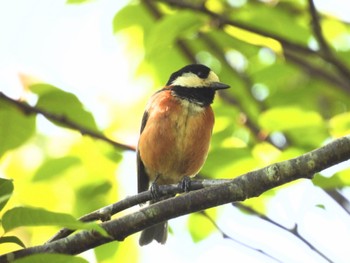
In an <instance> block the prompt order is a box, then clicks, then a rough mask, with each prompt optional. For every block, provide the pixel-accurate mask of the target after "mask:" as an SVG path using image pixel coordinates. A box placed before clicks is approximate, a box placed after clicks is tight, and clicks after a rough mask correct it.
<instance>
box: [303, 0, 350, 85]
mask: <svg viewBox="0 0 350 263" xmlns="http://www.w3.org/2000/svg"><path fill="white" fill-rule="evenodd" d="M308 2H309V11H310V15H311V24H312V29H313V32H314V34H315V37H316V39H317V42H318V43H319V45H320V50H321V52H322V54H323V55H324V57H325V58H326V60H328V61H329V62H330V63H331V64H333V65H334V66H335V68H336V69H337V70H338V71H339V73H340V74H341V76H342V77H343V78H344V80H347V81H350V71H349V69H348V67H347V66H346V65H344V64H343V63H342V62H341V61H340V60H339V59H337V58H336V57H335V56H334V54H333V52H332V49H331V48H330V46H329V44H328V43H327V40H326V38H325V37H324V35H323V32H322V27H321V23H320V17H319V15H318V13H317V10H316V7H315V4H314V1H313V0H308Z"/></svg>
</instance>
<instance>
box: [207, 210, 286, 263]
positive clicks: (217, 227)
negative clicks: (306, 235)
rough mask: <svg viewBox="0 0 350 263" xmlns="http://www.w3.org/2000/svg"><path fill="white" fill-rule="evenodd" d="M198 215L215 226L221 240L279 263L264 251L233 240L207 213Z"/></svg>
mask: <svg viewBox="0 0 350 263" xmlns="http://www.w3.org/2000/svg"><path fill="white" fill-rule="evenodd" d="M200 214H201V215H203V216H204V217H205V218H207V219H208V220H209V221H210V222H211V223H212V224H213V225H214V226H215V228H216V229H217V230H218V231H219V232H220V233H221V235H222V237H223V238H226V239H229V240H231V241H233V242H236V243H238V244H240V245H241V246H244V247H246V248H249V249H251V250H254V251H256V252H258V253H260V254H263V255H264V256H266V257H269V258H270V259H273V260H275V261H276V262H281V261H280V260H278V259H277V258H275V257H273V256H271V255H269V254H267V253H266V252H265V251H263V250H262V249H257V248H255V247H252V246H249V245H247V244H244V243H243V242H241V241H239V240H237V239H235V238H233V237H231V236H229V235H227V234H226V233H225V232H224V231H223V230H222V229H221V228H220V227H219V226H218V224H217V223H216V222H215V220H214V219H212V218H211V217H210V216H209V215H208V213H206V212H205V211H202V212H200Z"/></svg>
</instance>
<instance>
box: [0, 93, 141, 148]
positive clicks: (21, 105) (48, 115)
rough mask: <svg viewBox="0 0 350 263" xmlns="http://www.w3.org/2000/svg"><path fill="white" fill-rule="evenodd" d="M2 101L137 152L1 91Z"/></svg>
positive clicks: (62, 116) (26, 112)
mask: <svg viewBox="0 0 350 263" xmlns="http://www.w3.org/2000/svg"><path fill="white" fill-rule="evenodd" d="M0 100H3V101H7V102H8V103H11V104H12V105H14V106H16V107H17V108H18V109H19V110H21V111H22V112H23V113H25V114H41V115H43V116H44V117H45V118H47V119H48V120H50V121H55V122H58V123H60V124H63V125H64V126H66V127H68V128H70V129H72V130H76V131H79V132H80V133H81V134H82V135H89V136H90V137H92V138H95V139H99V140H102V141H105V142H107V143H109V144H111V145H113V146H114V147H116V148H119V149H121V150H125V151H126V150H129V151H135V147H133V146H130V145H126V144H122V143H119V142H116V141H113V140H112V139H109V138H107V137H106V136H104V135H103V134H102V133H99V132H95V131H93V130H90V129H87V128H85V127H83V126H81V125H79V124H77V123H76V122H74V121H71V120H69V119H68V118H67V117H66V116H64V115H59V114H54V113H51V112H48V111H46V110H44V109H39V108H37V107H33V106H30V105H28V104H27V103H26V102H24V101H20V100H15V99H12V98H10V97H8V96H6V95H5V94H4V93H2V92H1V91H0Z"/></svg>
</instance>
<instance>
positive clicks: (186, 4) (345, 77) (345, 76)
mask: <svg viewBox="0 0 350 263" xmlns="http://www.w3.org/2000/svg"><path fill="white" fill-rule="evenodd" d="M158 1H159V2H164V3H166V4H169V5H172V6H175V7H178V8H182V9H190V10H194V11H196V12H200V13H203V14H206V15H208V16H210V17H211V18H213V19H214V20H216V21H217V22H218V23H217V24H218V25H219V26H222V25H230V26H234V27H237V28H240V29H243V30H246V31H248V32H251V33H254V34H258V35H260V36H263V37H268V38H272V39H274V40H276V41H278V42H280V43H281V45H282V46H283V48H284V49H287V50H289V51H290V53H291V52H296V53H300V54H305V55H312V56H318V57H320V58H322V59H323V60H324V61H326V62H328V63H330V64H331V65H333V66H334V67H335V68H336V69H337V70H338V72H339V73H340V77H341V80H340V81H338V83H337V85H341V88H343V90H346V91H347V92H349V90H350V89H349V85H344V83H347V82H349V81H350V71H349V70H348V68H347V67H346V65H344V64H343V63H342V62H341V61H340V60H339V59H337V58H336V57H335V56H334V55H333V54H332V53H331V54H329V52H328V53H327V52H318V51H315V50H312V49H310V48H308V47H306V46H303V45H301V44H298V43H295V42H293V41H291V40H288V39H285V38H283V37H281V36H279V35H276V34H274V33H271V32H268V31H265V30H263V29H260V28H255V27H252V26H250V25H246V24H244V23H241V22H239V21H234V20H232V19H229V18H227V17H225V16H223V15H222V14H217V13H215V12H212V11H211V10H209V9H207V8H206V7H205V6H204V5H198V4H193V2H190V1H184V0H181V1H178V0H158ZM309 1H311V2H312V0H309ZM312 4H313V2H312ZM310 8H311V5H310ZM313 10H314V11H313V13H314V12H316V11H315V9H313ZM315 21H318V17H317V19H315ZM317 23H318V22H317ZM319 31H320V32H321V30H319ZM316 36H317V34H316ZM322 38H323V35H322ZM323 42H324V44H325V43H326V42H325V41H323ZM327 47H328V46H327ZM328 49H329V48H328ZM311 66H312V65H311ZM317 76H320V75H317Z"/></svg>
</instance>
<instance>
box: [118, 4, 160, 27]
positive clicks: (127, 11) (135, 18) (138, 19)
mask: <svg viewBox="0 0 350 263" xmlns="http://www.w3.org/2000/svg"><path fill="white" fill-rule="evenodd" d="M153 24H154V20H153V19H152V17H151V16H150V14H149V12H148V11H147V10H146V9H145V7H144V5H140V4H138V5H133V4H130V5H126V6H125V7H124V8H122V9H121V10H120V11H119V12H118V13H117V14H116V15H115V16H114V19H113V32H114V33H118V32H119V31H121V30H123V29H126V28H128V27H130V26H135V25H137V26H140V27H142V29H143V31H147V30H148V29H150V28H151V26H153Z"/></svg>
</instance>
